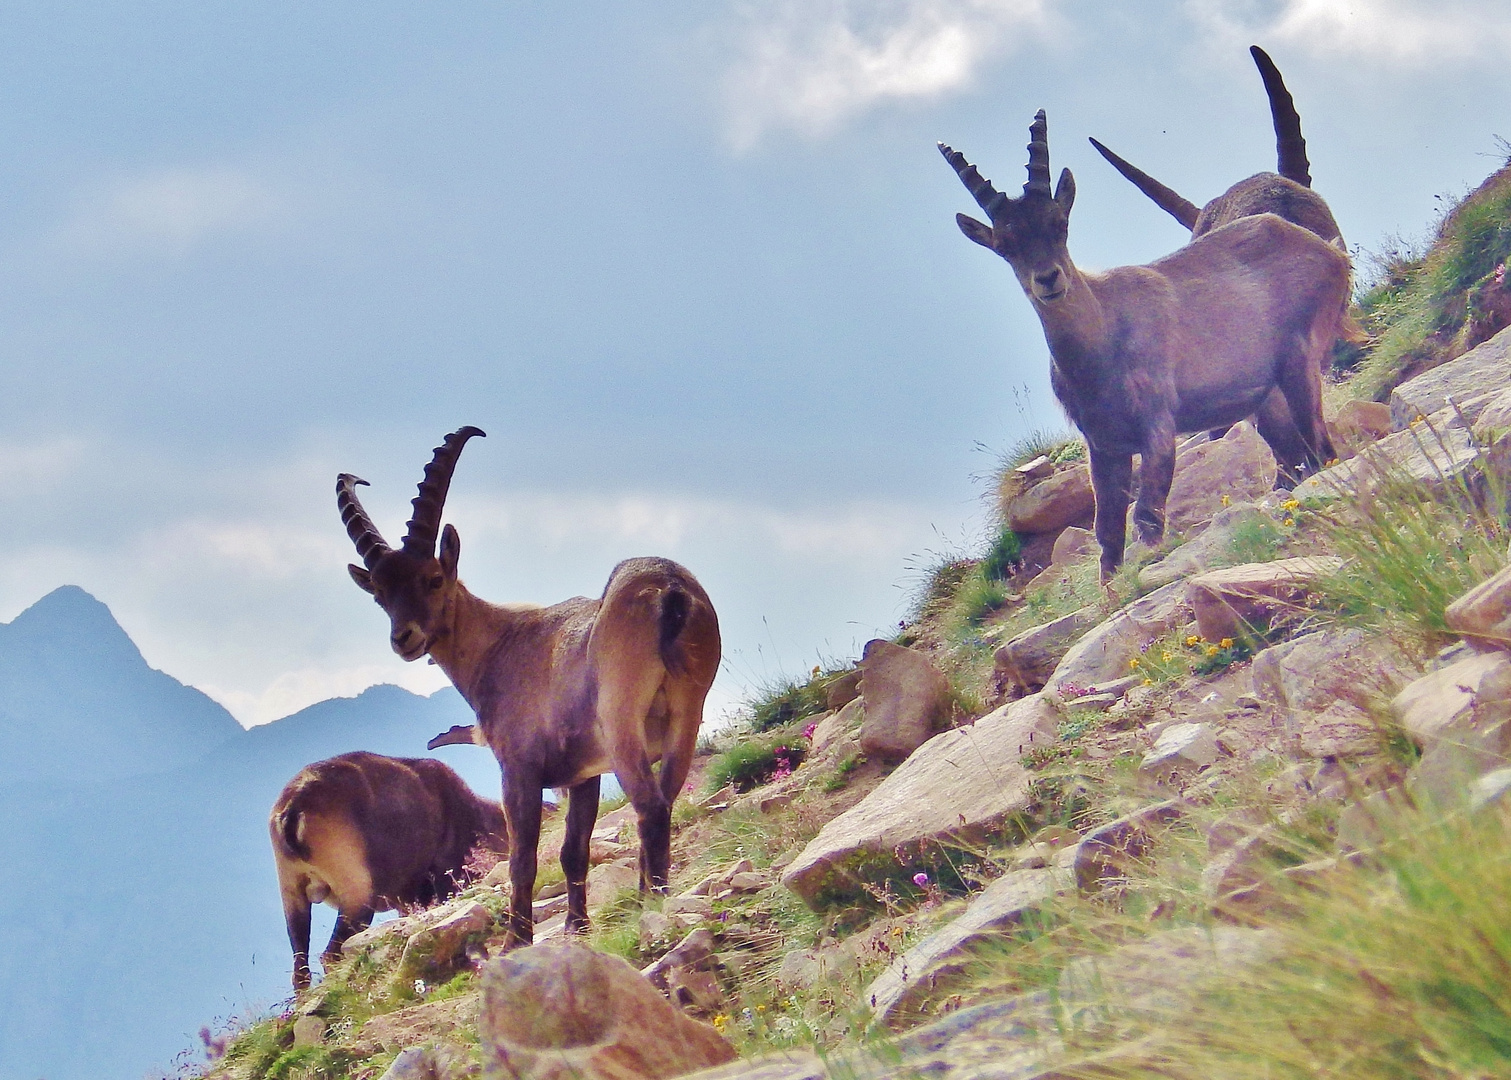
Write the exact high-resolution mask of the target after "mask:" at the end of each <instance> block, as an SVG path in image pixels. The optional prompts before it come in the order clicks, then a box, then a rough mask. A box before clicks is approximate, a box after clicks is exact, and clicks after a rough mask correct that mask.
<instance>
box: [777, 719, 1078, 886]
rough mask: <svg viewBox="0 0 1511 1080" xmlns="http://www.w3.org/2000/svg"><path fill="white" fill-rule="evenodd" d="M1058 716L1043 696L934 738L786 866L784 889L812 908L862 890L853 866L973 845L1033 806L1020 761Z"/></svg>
mask: <svg viewBox="0 0 1511 1080" xmlns="http://www.w3.org/2000/svg"><path fill="white" fill-rule="evenodd" d="M1058 720H1059V714H1058V713H1057V712H1056V710H1055V709H1054V707H1053V706H1052V705H1050V704H1049V702H1048V701H1046V700H1045V698H1044V697H1043V696H1042V695H1037V694H1036V695H1034V696H1032V697H1026V698H1023V699H1022V700H1020V701H1015V702H1012V703H1011V704H1008V705H1004V706H1002V707H1001V708H1000V709H998V710H996V711H995V712H992V713H989V714H988V715H986V716H983V717H982V718H981V719H980V720H977V721H976V722H975V723H974V724H971V725H969V726H967V727H961V728H956V729H955V730H953V731H946V732H943V733H942V734H939V735H936V736H934V737H933V738H932V739H930V740H929V741H928V742H926V743H925V744H924V745H923V746H921V747H920V748H919V749H918V750H917V751H915V752H914V753H913V755H912V756H911V757H909V758H908V759H907V761H905V762H903V763H902V765H900V766H899V767H898V768H897V770H896V771H895V772H893V773H892V774H891V775H890V776H888V777H887V778H886V779H885V780H883V781H882V782H881V784H880V785H879V786H878V787H877V788H876V790H874V791H872V792H871V793H870V794H869V795H867V796H866V797H865V799H863V800H862V801H861V802H860V803H859V804H857V805H856V806H854V807H852V808H851V809H849V810H847V811H845V813H843V814H840V815H839V816H838V817H836V818H834V819H833V820H832V821H830V822H829V823H828V824H827V825H825V826H824V827H823V829H822V830H820V832H819V834H818V835H817V836H816V837H814V838H813V840H812V841H811V842H810V843H809V844H808V845H807V846H806V847H805V848H804V849H803V850H802V852H801V853H799V854H798V856H797V857H796V858H795V859H793V861H792V862H791V863H790V864H789V865H788V866H787V869H786V871H785V872H784V873H783V875H782V884H783V885H785V886H786V887H787V888H789V889H791V890H792V891H793V892H795V893H797V894H798V895H799V896H801V897H802V898H803V899H804V900H805V901H807V902H808V903H809V904H810V905H812V906H815V907H821V906H823V905H824V903H825V902H826V900H827V899H828V898H831V897H833V896H836V895H848V894H851V893H853V892H854V891H855V889H856V883H855V881H854V879H853V877H852V875H851V870H852V867H854V866H855V865H856V864H857V863H860V862H864V861H867V860H876V859H882V860H889V861H892V862H896V861H897V858H898V856H897V855H896V854H895V851H896V849H900V848H904V847H913V848H915V849H916V847H918V846H919V845H920V844H924V845H927V844H929V843H936V844H937V843H949V842H951V841H954V842H959V843H969V842H970V841H972V840H973V839H975V838H979V837H980V836H981V835H982V834H983V833H984V832H985V830H987V829H989V828H991V827H993V826H996V825H1000V824H1001V823H1002V822H1003V821H1004V820H1006V819H1007V818H1008V817H1009V816H1010V815H1012V814H1014V813H1018V812H1020V811H1021V810H1022V809H1023V807H1024V806H1025V805H1026V804H1027V799H1028V790H1029V780H1030V776H1029V773H1028V771H1027V770H1026V769H1025V768H1024V767H1023V764H1022V762H1021V760H1020V758H1021V757H1022V755H1023V754H1025V753H1027V752H1028V751H1030V750H1033V749H1036V748H1039V747H1046V746H1048V745H1050V744H1051V743H1053V742H1054V741H1055V738H1056V725H1057V723H1058Z"/></svg>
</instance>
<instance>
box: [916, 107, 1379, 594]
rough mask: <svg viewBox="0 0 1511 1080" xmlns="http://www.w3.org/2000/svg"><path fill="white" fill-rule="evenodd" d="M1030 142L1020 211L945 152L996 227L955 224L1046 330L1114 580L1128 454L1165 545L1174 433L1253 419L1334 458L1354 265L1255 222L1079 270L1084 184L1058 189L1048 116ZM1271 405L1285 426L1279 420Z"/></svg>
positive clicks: (1138, 519)
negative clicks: (1076, 253) (1146, 260)
mask: <svg viewBox="0 0 1511 1080" xmlns="http://www.w3.org/2000/svg"><path fill="white" fill-rule="evenodd" d="M1029 135H1030V140H1031V141H1030V142H1029V146H1028V154H1029V158H1028V182H1027V183H1026V184H1024V185H1023V194H1022V195H1021V196H1020V197H1019V198H1016V199H1011V198H1008V197H1007V196H1006V195H1004V194H1002V193H1000V192H998V191H997V190H996V189H995V188H994V187H992V185H991V183H990V182H989V181H988V180H986V179H985V178H984V177H982V175H981V174H980V173H979V172H978V171H977V170H976V167H975V166H974V165H972V164H971V163H970V162H968V161H967V160H966V159H965V158H964V156H963V155H961V154H960V153H958V152H956V151H955V150H952V149H951V148H950V147H948V146H946V145H944V144H943V143H940V144H939V150H940V153H942V154H943V155H944V157H945V160H946V161H948V162H949V164H950V165H951V167H952V168H954V170H955V171H956V173H957V174H958V175H959V177H960V179H961V181H962V182H963V183H964V184H965V186H966V188H967V189H968V190H969V191H970V192H971V194H972V196H974V197H975V199H976V201H977V203H979V204H980V206H981V208H982V209H983V210H985V211H986V212H987V214H988V215H990V217H991V224H990V225H987V224H985V223H983V222H980V221H977V220H975V219H974V218H971V217H967V216H966V215H964V214H957V215H956V216H955V221H956V223H957V224H958V225H959V226H960V230H961V232H963V233H965V235H966V237H967V238H969V239H970V240H973V241H974V242H976V243H978V244H980V245H982V246H983V247H986V248H990V249H991V250H992V251H995V252H996V253H997V254H998V255H1000V256H1002V258H1003V259H1005V260H1007V262H1008V265H1010V266H1011V267H1012V268H1013V272H1014V274H1015V275H1016V276H1017V278H1018V283H1019V284H1020V285H1021V286H1022V287H1023V291H1024V293H1025V294H1026V295H1027V296H1028V299H1029V302H1030V303H1031V304H1032V305H1033V308H1034V311H1035V312H1036V313H1037V314H1038V316H1039V321H1040V322H1041V323H1042V324H1043V326H1044V336H1045V338H1046V339H1047V340H1048V342H1049V354H1050V385H1051V386H1052V387H1053V389H1054V393H1055V396H1056V397H1057V398H1058V399H1059V400H1060V404H1061V405H1062V406H1064V408H1065V412H1066V413H1067V415H1069V417H1070V419H1071V420H1072V421H1073V422H1074V423H1075V425H1076V427H1078V428H1079V429H1080V431H1081V434H1082V435H1083V436H1084V437H1085V439H1086V445H1087V448H1088V449H1089V451H1090V453H1091V482H1092V488H1093V489H1094V491H1095V493H1096V535H1097V543H1098V544H1099V545H1100V547H1101V571H1102V577H1103V580H1106V579H1107V578H1109V577H1111V575H1112V574H1113V572H1114V571H1115V570H1116V569H1117V568H1118V566H1119V565H1120V564H1121V563H1122V561H1123V550H1124V544H1125V532H1126V529H1127V523H1126V517H1127V511H1128V501H1129V498H1130V493H1131V486H1132V479H1133V455H1134V454H1141V455H1142V456H1143V463H1142V465H1141V467H1140V474H1139V495H1138V503H1137V505H1136V506H1135V508H1134V513H1133V520H1134V524H1135V526H1136V527H1137V529H1138V534H1139V539H1140V540H1142V541H1144V542H1145V543H1148V544H1156V543H1158V542H1159V540H1160V539H1161V537H1162V536H1163V535H1164V529H1165V500H1166V497H1167V496H1168V495H1169V492H1170V482H1171V480H1172V479H1173V477H1174V473H1175V436H1176V434H1177V433H1179V432H1186V431H1199V430H1202V429H1206V428H1212V427H1216V426H1219V425H1222V424H1231V423H1235V422H1237V421H1238V420H1241V419H1243V418H1244V417H1245V416H1248V415H1250V414H1252V413H1255V412H1256V411H1257V414H1258V426H1259V431H1260V434H1262V435H1263V436H1264V437H1265V439H1266V441H1268V442H1269V443H1270V445H1271V446H1272V447H1275V448H1276V457H1278V458H1282V459H1284V458H1285V457H1286V456H1287V455H1295V454H1298V453H1299V454H1300V455H1301V456H1302V457H1303V458H1304V459H1305V460H1306V461H1307V462H1308V463H1309V464H1310V465H1311V466H1312V467H1314V468H1315V467H1317V466H1318V465H1320V464H1321V462H1322V461H1323V460H1324V459H1326V458H1329V457H1331V456H1332V455H1333V450H1332V443H1331V441H1330V440H1329V439H1328V435H1327V429H1326V426H1325V425H1324V424H1323V422H1322V385H1321V384H1322V375H1321V365H1322V359H1323V357H1324V356H1326V355H1327V352H1328V350H1329V349H1330V348H1331V347H1332V344H1333V341H1334V340H1335V339H1336V337H1337V335H1338V328H1339V325H1340V323H1341V320H1342V319H1343V317H1344V305H1345V304H1346V303H1347V300H1348V289H1349V263H1348V257H1347V256H1346V255H1344V254H1343V252H1341V251H1339V250H1338V249H1337V248H1336V247H1333V246H1332V245H1331V244H1328V243H1326V242H1324V241H1322V240H1320V239H1318V238H1317V237H1316V236H1315V235H1313V234H1312V233H1310V232H1308V231H1306V230H1305V229H1301V228H1297V227H1296V226H1295V225H1292V224H1290V223H1289V222H1287V221H1284V220H1282V219H1281V218H1279V217H1276V216H1275V215H1273V214H1261V215H1259V216H1257V217H1245V218H1242V219H1240V220H1238V221H1235V222H1233V223H1232V224H1230V225H1226V226H1224V227H1222V228H1220V229H1216V230H1214V231H1212V232H1211V233H1208V234H1207V235H1206V236H1203V237H1200V238H1198V239H1197V240H1194V241H1192V242H1191V243H1190V244H1188V245H1187V246H1186V247H1184V248H1181V249H1180V250H1179V251H1177V252H1175V253H1174V254H1173V255H1168V256H1166V257H1165V258H1163V259H1159V260H1157V261H1156V262H1153V263H1151V264H1149V265H1147V266H1124V267H1119V268H1117V269H1114V270H1109V271H1108V272H1107V273H1105V274H1086V273H1082V272H1081V271H1080V270H1078V269H1076V267H1075V264H1074V263H1072V262H1071V259H1070V252H1069V250H1068V248H1067V247H1066V241H1067V238H1068V236H1069V230H1070V208H1071V205H1072V203H1073V202H1074V201H1075V179H1074V177H1072V176H1071V174H1070V170H1069V169H1065V170H1063V171H1062V172H1061V173H1060V180H1059V183H1058V185H1057V186H1056V188H1055V190H1054V191H1053V193H1051V191H1050V186H1049V135H1048V123H1047V121H1046V120H1045V117H1044V111H1043V110H1042V109H1041V110H1039V113H1038V115H1037V116H1036V117H1035V118H1034V122H1033V126H1032V127H1030V128H1029ZM1274 389H1278V390H1279V391H1280V395H1279V396H1276V397H1271V395H1270V391H1271V390H1274ZM1275 400H1279V401H1281V402H1283V403H1284V404H1285V405H1288V406H1289V408H1288V412H1287V413H1286V414H1284V415H1280V416H1277V415H1276V412H1275V410H1274V409H1273V408H1272V407H1271V402H1272V401H1275ZM1291 417H1295V418H1296V423H1294V424H1293V423H1292V422H1291ZM1298 428H1299V431H1298ZM1296 439H1299V441H1300V445H1299V446H1295V445H1288V440H1296ZM1277 443H1279V444H1280V445H1278V446H1277Z"/></svg>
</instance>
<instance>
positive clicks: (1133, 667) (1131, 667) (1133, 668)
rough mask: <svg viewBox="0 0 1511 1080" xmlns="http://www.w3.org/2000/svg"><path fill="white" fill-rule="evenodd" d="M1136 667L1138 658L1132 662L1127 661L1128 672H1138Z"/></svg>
mask: <svg viewBox="0 0 1511 1080" xmlns="http://www.w3.org/2000/svg"><path fill="white" fill-rule="evenodd" d="M1138 666H1139V658H1138V657H1136V656H1135V657H1134V658H1133V659H1132V660H1130V661H1128V670H1130V671H1137V670H1138Z"/></svg>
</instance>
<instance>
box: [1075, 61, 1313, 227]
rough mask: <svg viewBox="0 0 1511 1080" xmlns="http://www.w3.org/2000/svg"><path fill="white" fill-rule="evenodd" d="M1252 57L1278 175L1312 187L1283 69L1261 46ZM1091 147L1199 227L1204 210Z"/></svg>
mask: <svg viewBox="0 0 1511 1080" xmlns="http://www.w3.org/2000/svg"><path fill="white" fill-rule="evenodd" d="M1249 55H1251V56H1252V57H1253V58H1254V65H1255V66H1256V67H1257V68H1259V78H1260V79H1261V80H1262V81H1263V82H1264V92H1265V95H1266V96H1267V97H1268V98H1269V99H1270V121H1271V123H1272V124H1273V125H1274V128H1275V171H1276V172H1277V173H1279V174H1280V175H1281V176H1283V177H1285V178H1286V179H1287V180H1294V181H1295V182H1296V183H1298V184H1300V185H1301V186H1302V187H1311V186H1312V165H1311V162H1310V161H1308V160H1307V156H1306V140H1305V139H1304V138H1302V137H1301V114H1300V113H1298V112H1297V111H1296V102H1295V100H1294V99H1293V98H1292V97H1291V92H1290V91H1289V90H1287V89H1286V88H1285V80H1284V79H1283V78H1281V77H1280V69H1279V68H1277V67H1276V66H1275V61H1273V60H1271V59H1270V54H1269V53H1267V52H1265V51H1264V50H1263V49H1261V48H1260V47H1259V46H1258V45H1250V46H1249ZM1091 145H1092V146H1094V147H1096V149H1097V153H1099V154H1101V155H1102V156H1103V157H1104V158H1106V159H1107V160H1108V162H1109V163H1111V165H1112V167H1113V168H1114V169H1116V170H1117V171H1118V172H1120V173H1122V174H1123V176H1124V177H1126V178H1127V179H1128V180H1129V181H1130V182H1131V183H1132V184H1133V186H1134V187H1136V188H1138V189H1139V190H1140V191H1142V192H1143V193H1144V194H1145V195H1147V196H1149V198H1150V199H1151V200H1153V202H1154V204H1155V205H1156V206H1158V207H1159V208H1160V209H1161V210H1163V211H1165V213H1167V214H1169V215H1170V216H1171V217H1173V218H1174V219H1175V220H1176V221H1178V222H1180V223H1181V224H1182V225H1184V226H1185V227H1186V228H1188V229H1189V228H1192V227H1194V226H1195V225H1196V219H1197V217H1198V216H1199V215H1200V213H1201V210H1200V209H1198V208H1197V206H1196V205H1195V204H1194V203H1192V202H1191V201H1190V200H1189V199H1186V198H1183V197H1182V196H1180V195H1178V194H1177V193H1176V192H1174V191H1171V190H1170V189H1169V188H1168V187H1166V186H1165V185H1164V184H1162V183H1160V182H1159V181H1158V180H1156V179H1154V177H1152V176H1150V175H1149V174H1148V173H1146V172H1144V170H1142V169H1140V168H1139V167H1138V166H1136V165H1131V164H1129V163H1128V162H1126V161H1124V160H1123V159H1122V158H1120V157H1118V155H1116V154H1114V153H1113V152H1112V151H1111V150H1109V149H1107V147H1105V146H1103V145H1102V144H1101V143H1099V142H1097V141H1096V140H1095V139H1092V140H1091Z"/></svg>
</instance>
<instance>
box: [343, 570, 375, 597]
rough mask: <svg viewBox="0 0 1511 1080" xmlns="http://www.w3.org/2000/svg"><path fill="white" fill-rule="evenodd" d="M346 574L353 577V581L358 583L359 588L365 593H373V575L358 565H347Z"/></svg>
mask: <svg viewBox="0 0 1511 1080" xmlns="http://www.w3.org/2000/svg"><path fill="white" fill-rule="evenodd" d="M346 572H347V573H348V574H350V575H351V576H352V580H353V581H355V582H356V583H357V588H359V589H361V590H362V591H363V592H365V593H371V592H372V591H373V580H372V575H371V574H369V573H368V572H367V571H366V570H364V569H363V568H362V567H360V566H358V565H357V564H356V563H347V564H346Z"/></svg>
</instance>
